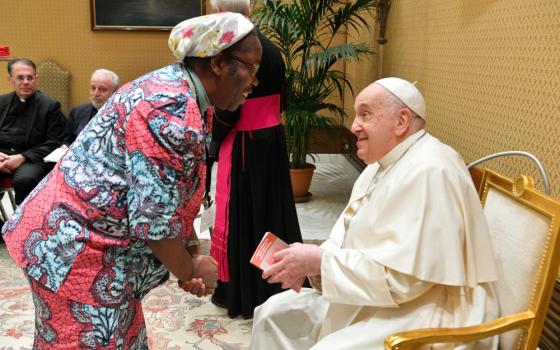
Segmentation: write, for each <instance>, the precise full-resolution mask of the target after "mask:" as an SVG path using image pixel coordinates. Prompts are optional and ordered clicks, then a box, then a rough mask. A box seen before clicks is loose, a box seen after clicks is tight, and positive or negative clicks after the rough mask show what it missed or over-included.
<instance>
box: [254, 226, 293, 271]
mask: <svg viewBox="0 0 560 350" xmlns="http://www.w3.org/2000/svg"><path fill="white" fill-rule="evenodd" d="M284 248H288V243H286V242H284V241H283V240H281V239H280V238H278V237H276V235H274V233H272V232H267V233H265V234H264V237H263V238H262V239H261V243H259V246H258V247H257V249H255V253H253V256H252V257H251V261H250V262H251V264H253V265H255V266H256V267H258V268H259V269H261V270H264V269H266V268H268V267H269V266H270V265H272V264H273V263H274V260H273V259H272V255H274V253H276V252H277V251H279V250H282V249H284Z"/></svg>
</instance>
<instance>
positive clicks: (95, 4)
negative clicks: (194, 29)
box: [90, 0, 206, 30]
mask: <svg viewBox="0 0 560 350" xmlns="http://www.w3.org/2000/svg"><path fill="white" fill-rule="evenodd" d="M90 2H91V29H92V30H170V29H172V28H173V27H174V26H175V25H176V24H177V23H179V22H181V21H184V20H185V19H188V18H192V17H196V16H200V15H203V14H205V12H206V11H205V10H206V1H205V0H90Z"/></svg>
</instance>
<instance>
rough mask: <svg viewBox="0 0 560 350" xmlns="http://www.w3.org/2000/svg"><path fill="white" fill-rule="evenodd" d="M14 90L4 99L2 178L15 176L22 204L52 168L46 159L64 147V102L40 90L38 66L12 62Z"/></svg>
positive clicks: (0, 104)
mask: <svg viewBox="0 0 560 350" xmlns="http://www.w3.org/2000/svg"><path fill="white" fill-rule="evenodd" d="M8 81H9V82H10V84H11V85H12V86H13V87H14V91H13V92H11V93H9V94H6V95H2V96H0V177H7V176H11V177H13V186H14V190H15V192H16V203H17V204H20V203H21V202H22V201H23V200H24V199H25V197H27V195H28V194H29V192H31V190H33V188H34V187H35V186H36V185H37V184H38V183H39V181H41V179H42V178H43V177H44V176H45V175H46V174H47V173H48V172H49V171H50V170H51V169H52V167H53V164H47V163H45V162H44V161H43V158H44V157H45V156H46V155H47V154H49V153H51V152H52V151H53V150H54V149H56V148H57V147H59V146H60V144H61V141H62V134H63V132H64V123H65V120H66V118H65V116H64V114H63V113H62V111H61V110H60V103H59V102H57V101H55V100H53V99H52V98H50V97H48V96H46V95H43V94H42V93H41V92H40V91H37V74H36V68H35V63H33V61H31V60H29V59H27V58H16V59H13V60H10V61H9V62H8Z"/></svg>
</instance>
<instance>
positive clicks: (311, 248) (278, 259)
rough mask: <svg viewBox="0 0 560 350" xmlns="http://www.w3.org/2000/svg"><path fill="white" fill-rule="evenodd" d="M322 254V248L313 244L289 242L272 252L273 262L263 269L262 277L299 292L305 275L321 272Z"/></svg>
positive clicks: (269, 281)
mask: <svg viewBox="0 0 560 350" xmlns="http://www.w3.org/2000/svg"><path fill="white" fill-rule="evenodd" d="M322 255H323V250H322V249H321V248H320V247H319V246H316V245H314V244H301V243H294V244H291V245H290V246H289V247H288V248H286V249H283V250H280V251H278V252H276V253H274V255H273V259H274V264H272V265H271V266H270V267H269V268H267V269H266V270H264V271H263V274H262V278H264V279H266V280H267V281H268V283H282V288H292V289H293V290H295V291H296V292H299V290H300V289H301V287H302V286H303V282H304V281H305V278H306V277H307V276H313V275H319V274H321V258H322Z"/></svg>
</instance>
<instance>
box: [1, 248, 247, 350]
mask: <svg viewBox="0 0 560 350" xmlns="http://www.w3.org/2000/svg"><path fill="white" fill-rule="evenodd" d="M176 283H177V281H176V280H175V279H172V280H169V281H168V282H167V283H166V284H164V285H163V286H160V287H158V288H156V289H155V290H153V291H151V292H150V294H148V295H147V296H146V298H144V301H143V303H142V305H143V307H144V315H145V317H146V323H147V329H148V339H149V347H150V349H151V350H168V349H170V350H171V349H172V350H180V349H199V350H207V349H208V350H210V349H212V350H214V349H216V350H219V349H224V350H237V349H244V348H246V347H247V346H248V345H249V342H250V339H251V327H252V322H251V320H244V319H242V318H236V319H231V318H229V317H228V316H227V313H226V311H225V310H223V309H221V308H218V307H216V306H214V305H213V304H212V303H211V302H210V301H209V299H208V298H197V297H195V296H192V295H190V294H187V293H185V292H184V291H183V290H181V289H179V288H178V287H177V286H176ZM0 286H1V287H0V350H16V349H18V350H23V349H26V350H31V348H32V344H33V332H34V326H33V320H34V308H33V301H32V299H31V292H30V289H29V284H28V282H27V280H26V279H25V277H24V276H23V273H22V272H21V270H20V269H19V268H18V267H17V266H16V265H15V263H14V262H13V260H12V259H11V258H10V256H9V255H8V253H7V252H6V247H5V246H4V245H3V244H2V245H0Z"/></svg>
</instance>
